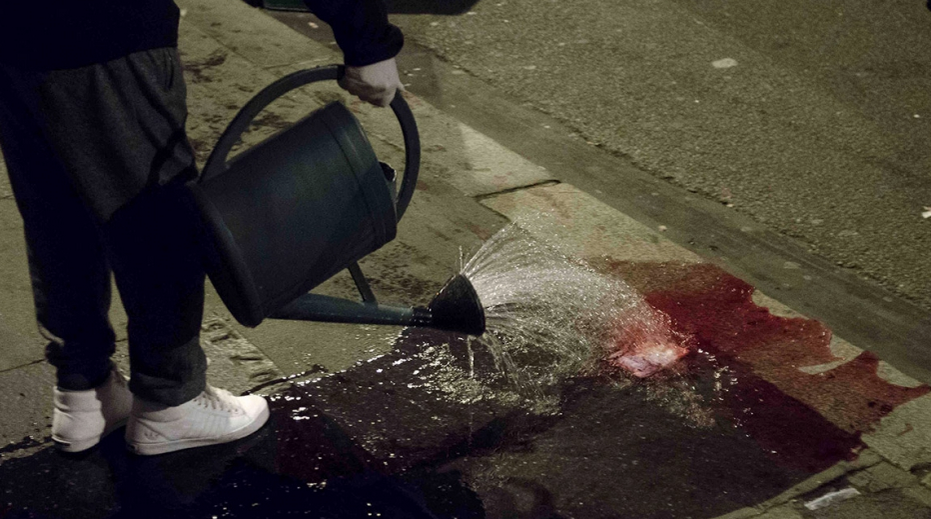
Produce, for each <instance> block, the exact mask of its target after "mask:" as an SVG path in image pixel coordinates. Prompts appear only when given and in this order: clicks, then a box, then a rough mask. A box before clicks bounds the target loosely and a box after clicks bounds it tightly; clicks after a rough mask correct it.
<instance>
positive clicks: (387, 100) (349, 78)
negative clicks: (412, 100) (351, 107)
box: [339, 58, 404, 106]
mask: <svg viewBox="0 0 931 519" xmlns="http://www.w3.org/2000/svg"><path fill="white" fill-rule="evenodd" d="M339 86H341V87H343V88H344V89H345V90H348V91H349V93H350V94H352V95H354V96H358V97H359V98H360V99H362V100H363V101H366V102H368V103H371V104H373V105H375V106H388V105H389V104H391V100H392V99H394V94H395V93H396V92H397V91H398V90H404V85H402V84H401V79H400V78H398V65H397V64H396V63H395V62H394V58H390V59H386V60H385V61H379V62H378V63H372V64H371V65H365V66H363V67H350V66H349V65H347V66H346V75H344V76H343V77H342V78H340V80H339Z"/></svg>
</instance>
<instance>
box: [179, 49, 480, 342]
mask: <svg viewBox="0 0 931 519" xmlns="http://www.w3.org/2000/svg"><path fill="white" fill-rule="evenodd" d="M343 71H344V69H343V67H342V66H337V65H333V66H327V67H319V68H314V69H309V70H302V71H299V72H295V73H292V74H290V75H288V76H285V77H283V78H281V79H279V80H278V81H275V82H274V83H272V84H271V85H269V86H268V87H266V88H265V89H264V90H262V91H261V92H259V93H258V95H256V96H255V97H254V98H253V99H252V100H250V101H249V102H248V103H246V105H245V106H244V107H243V108H242V110H240V112H239V113H238V114H237V115H236V117H235V118H234V119H233V121H232V122H231V123H230V125H229V127H228V128H227V129H226V130H225V131H224V132H223V135H222V136H221V137H220V140H219V141H218V142H217V145H216V148H215V149H214V150H213V153H211V155H210V158H209V159H208V160H207V164H206V165H205V167H204V171H203V174H202V175H201V177H200V179H198V180H197V181H194V182H191V183H189V184H188V187H189V189H190V190H191V192H192V193H193V197H194V200H195V203H196V206H197V208H198V210H199V212H200V214H201V216H202V219H203V221H204V223H205V228H206V235H207V239H206V244H205V254H204V256H205V258H206V261H205V263H206V268H207V274H208V276H209V277H210V280H211V282H212V283H213V285H214V287H215V288H216V290H217V293H218V294H219V295H220V298H221V299H222V300H223V302H224V304H225V305H226V306H227V308H228V309H229V310H230V312H231V313H232V314H233V316H234V317H235V318H236V320H237V321H239V322H240V323H241V324H243V325H245V326H249V327H255V326H258V325H259V324H260V323H261V322H262V321H263V320H265V319H266V318H271V319H291V320H305V321H325V322H340V323H363V324H394V325H405V326H424V327H431V328H439V329H444V330H451V331H456V332H461V333H465V334H471V335H481V334H482V333H484V331H485V313H484V310H483V309H482V305H481V302H480V301H479V298H478V295H477V294H476V293H475V289H474V288H473V287H472V284H471V283H470V282H469V280H468V279H466V278H465V277H464V276H462V275H456V276H453V277H452V278H450V279H449V281H447V283H446V284H445V285H444V286H443V288H442V289H441V290H440V291H439V292H438V293H437V294H436V295H435V296H434V298H433V300H432V301H431V302H430V304H428V305H427V306H426V307H411V306H397V305H385V304H381V303H378V302H377V301H376V300H375V296H374V294H373V293H372V290H371V288H370V287H369V284H368V281H367V280H366V279H365V276H364V275H363V274H362V271H361V270H360V268H359V265H358V261H359V260H360V259H361V258H363V257H365V256H366V255H368V254H370V253H371V252H373V251H375V250H377V249H379V248H380V247H381V246H383V245H384V244H386V243H388V242H389V241H391V240H392V239H394V237H395V235H396V233H397V223H398V220H399V219H400V218H401V216H402V215H403V214H404V211H405V210H406V209H407V206H408V204H409V203H410V200H411V197H412V196H413V194H414V187H415V185H416V183H417V173H418V170H419V168H420V139H419V136H418V133H417V124H416V121H415V120H414V116H413V114H412V113H411V110H410V107H409V106H408V105H407V103H406V102H405V101H404V99H403V97H402V96H401V94H400V93H398V94H397V95H395V97H394V100H393V101H392V103H391V108H392V110H393V111H394V113H395V115H396V116H397V119H398V121H399V122H400V124H401V131H402V133H403V136H404V146H405V170H404V176H403V179H402V180H401V183H400V186H397V185H396V184H397V175H396V172H395V171H394V170H393V169H391V167H390V166H388V165H387V164H384V163H382V162H379V161H378V159H377V158H376V157H375V152H374V151H373V150H372V146H371V144H370V143H369V141H368V138H367V137H366V136H365V133H364V132H363V130H362V127H361V125H360V124H359V121H358V120H357V119H356V118H355V117H354V116H353V115H352V113H350V111H349V110H348V109H347V108H346V107H345V106H343V105H342V104H341V103H339V102H334V103H330V104H328V105H326V106H324V107H323V108H321V109H319V110H317V111H315V112H313V113H311V114H310V115H308V116H307V117H305V118H303V119H302V120H300V121H298V122H297V123H295V124H294V125H293V126H291V127H290V128H288V129H287V130H285V131H282V132H280V133H278V134H276V135H274V136H272V137H270V138H268V139H266V140H264V141H262V142H261V143H259V144H257V145H255V146H253V147H251V148H250V149H248V150H246V151H244V152H242V153H240V154H239V155H237V156H236V157H235V158H233V159H232V160H229V161H228V160H227V157H228V155H229V152H230V149H231V148H232V147H233V145H234V144H235V143H236V142H237V141H238V140H239V138H240V136H241V135H242V133H243V132H244V131H245V130H246V129H247V128H248V126H249V124H250V123H251V122H252V120H253V119H254V118H255V117H256V116H257V115H258V114H259V113H260V112H261V111H262V110H263V109H264V108H265V107H267V106H268V105H269V104H270V103H271V102H272V101H274V100H275V99H278V98H279V97H281V96H282V95H284V94H285V93H287V92H290V91H291V90H294V89H296V88H299V87H302V86H304V85H307V84H310V83H314V82H318V81H328V80H336V79H338V78H339V77H341V75H342V74H343ZM343 269H348V270H349V272H350V274H351V275H352V278H353V280H354V281H355V284H356V287H357V288H358V290H359V293H360V295H361V299H362V301H350V300H347V299H340V298H335V297H329V296H324V295H319V294H312V293H310V290H311V289H313V288H314V287H316V286H318V285H320V284H321V283H323V282H324V281H326V280H327V279H329V278H331V277H332V276H333V275H335V274H336V273H338V272H339V271H341V270H343Z"/></svg>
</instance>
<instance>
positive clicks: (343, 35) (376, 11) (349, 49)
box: [304, 0, 404, 67]
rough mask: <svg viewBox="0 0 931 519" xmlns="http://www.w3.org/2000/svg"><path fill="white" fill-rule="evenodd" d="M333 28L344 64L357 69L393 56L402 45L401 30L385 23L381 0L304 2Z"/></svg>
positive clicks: (313, 0)
mask: <svg viewBox="0 0 931 519" xmlns="http://www.w3.org/2000/svg"><path fill="white" fill-rule="evenodd" d="M304 3H305V4H307V7H308V8H309V9H310V10H311V12H313V13H314V14H316V15H317V16H318V17H319V18H320V19H321V20H323V21H324V22H326V23H327V24H328V25H329V26H330V27H332V28H333V33H334V34H335V36H336V43H337V44H338V45H339V48H340V49H342V51H343V55H344V56H345V61H346V64H347V65H351V66H354V67H361V66H363V65H371V64H372V63H378V62H379V61H384V60H386V59H389V58H393V57H395V56H396V55H397V54H398V52H400V51H401V47H402V46H403V45H404V36H403V35H402V34H401V30H400V29H398V28H397V27H395V26H394V25H391V24H390V23H388V10H387V8H386V7H385V4H384V3H383V1H382V0H304Z"/></svg>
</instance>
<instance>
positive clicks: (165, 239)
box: [103, 183, 207, 406]
mask: <svg viewBox="0 0 931 519" xmlns="http://www.w3.org/2000/svg"><path fill="white" fill-rule="evenodd" d="M197 222H198V216H197V213H196V212H195V210H194V207H193V205H192V203H191V201H190V200H189V194H188V191H187V189H186V188H185V187H184V186H183V185H182V184H181V183H170V184H168V185H166V186H155V187H152V188H150V189H147V190H146V191H144V192H143V193H142V194H141V195H139V196H137V197H136V198H135V199H134V200H132V201H131V202H130V203H128V204H126V205H125V206H124V207H123V208H121V209H120V210H118V211H117V212H116V213H115V214H114V215H113V218H112V219H111V220H110V221H109V222H107V223H106V224H105V225H104V226H103V229H104V235H105V237H106V243H107V249H108V252H109V257H110V259H111V263H112V265H113V270H114V275H115V277H116V283H117V287H118V288H119V291H120V297H121V299H122V301H123V306H124V307H125V308H126V313H127V315H128V316H129V325H128V335H129V356H130V365H131V366H132V376H131V378H130V389H131V390H132V392H133V393H134V394H135V395H136V396H137V397H141V398H143V399H145V400H149V401H153V402H159V403H161V404H164V405H168V406H175V405H179V404H182V403H184V402H186V401H188V400H191V399H192V398H194V397H196V396H197V395H198V394H200V393H201V392H202V391H203V390H204V387H205V385H206V371H207V360H206V356H205V355H204V351H203V349H202V348H201V346H200V327H201V321H202V319H203V310H204V281H205V278H206V275H205V273H204V266H203V262H202V260H201V257H200V251H199V243H198V236H199V231H198V223H197Z"/></svg>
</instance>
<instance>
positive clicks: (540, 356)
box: [461, 224, 687, 390]
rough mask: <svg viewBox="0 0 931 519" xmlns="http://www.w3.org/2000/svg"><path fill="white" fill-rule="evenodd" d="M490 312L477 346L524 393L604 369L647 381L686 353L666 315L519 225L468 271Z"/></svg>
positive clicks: (619, 282)
mask: <svg viewBox="0 0 931 519" xmlns="http://www.w3.org/2000/svg"><path fill="white" fill-rule="evenodd" d="M461 273H462V274H463V275H464V276H466V277H467V278H468V279H469V280H470V281H471V282H472V285H473V287H474V288H475V291H476V293H477V294H478V296H479V299H480V300H481V302H482V305H483V307H484V309H485V318H486V323H487V331H486V333H485V335H483V336H482V337H481V338H479V339H477V341H478V342H479V343H481V344H483V345H484V346H486V347H487V348H488V349H489V350H490V351H491V353H492V355H493V357H494V360H495V364H496V366H497V368H498V369H499V370H501V371H503V372H504V373H505V374H506V375H507V377H508V378H509V379H510V380H511V381H512V382H514V383H516V384H517V385H518V386H521V387H524V388H528V389H531V390H536V389H539V388H542V387H546V386H549V385H552V384H555V383H557V382H559V381H560V380H564V379H565V378H566V377H571V376H573V375H577V374H579V373H581V372H585V371H586V370H590V369H592V368H594V367H595V366H596V365H598V364H599V363H607V365H608V366H611V367H614V368H619V369H622V370H624V371H626V372H628V373H630V374H632V375H634V376H635V377H641V378H642V377H648V376H650V375H652V374H654V373H656V372H658V371H659V370H661V369H663V368H665V367H667V366H669V365H671V364H672V363H674V362H675V361H676V360H678V359H680V358H681V357H683V356H684V355H685V354H686V353H687V349H686V348H684V347H683V346H680V344H681V343H682V338H681V337H678V336H677V335H676V334H675V332H673V331H672V329H671V327H670V324H669V319H668V317H666V315H665V314H662V313H661V312H659V311H657V310H654V309H653V308H651V307H650V306H649V305H647V304H646V302H645V301H644V300H643V298H642V297H641V295H640V294H639V293H637V292H636V291H635V290H634V289H633V288H631V287H630V286H628V285H627V284H626V283H624V282H623V281H622V280H620V279H617V278H613V277H609V276H607V275H604V274H601V273H599V272H596V271H595V270H594V269H592V268H591V267H590V266H588V265H586V264H584V263H581V262H579V261H574V260H572V259H570V258H568V257H567V256H566V255H564V254H562V253H560V252H559V251H558V250H556V249H555V248H553V247H552V246H549V245H547V244H544V243H542V242H540V241H538V240H536V239H534V238H533V237H531V236H530V234H529V233H528V232H527V231H525V230H524V229H522V228H521V227H520V226H518V225H516V224H511V225H508V226H507V227H505V228H504V229H502V230H501V231H500V232H498V233H497V234H496V235H494V236H493V237H492V238H491V239H489V240H488V241H487V242H486V243H485V244H484V245H483V246H482V247H481V249H479V250H478V252H477V253H476V254H475V255H474V256H473V257H472V258H471V259H470V260H469V261H468V262H467V263H465V265H463V267H462V272H461Z"/></svg>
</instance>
